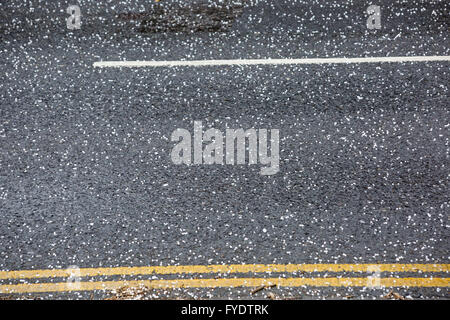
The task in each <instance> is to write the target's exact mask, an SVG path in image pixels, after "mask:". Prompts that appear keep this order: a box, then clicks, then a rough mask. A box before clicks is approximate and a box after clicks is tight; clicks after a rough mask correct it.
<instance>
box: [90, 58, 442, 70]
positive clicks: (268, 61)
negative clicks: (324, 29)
mask: <svg viewBox="0 0 450 320" xmlns="http://www.w3.org/2000/svg"><path fill="white" fill-rule="evenodd" d="M431 61H450V56H413V57H365V58H311V59H235V60H191V61H184V60H176V61H98V62H94V65H93V66H94V67H132V68H137V67H176V66H184V67H187V66H189V67H200V66H233V65H283V64H333V63H380V62H431Z"/></svg>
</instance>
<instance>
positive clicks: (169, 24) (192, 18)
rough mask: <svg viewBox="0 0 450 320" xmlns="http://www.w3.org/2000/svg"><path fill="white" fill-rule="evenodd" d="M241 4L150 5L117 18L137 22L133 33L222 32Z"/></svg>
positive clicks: (238, 13) (237, 12) (232, 20)
mask: <svg viewBox="0 0 450 320" xmlns="http://www.w3.org/2000/svg"><path fill="white" fill-rule="evenodd" d="M242 10H243V6H242V5H233V6H226V5H223V6H208V5H198V6H189V7H181V6H175V7H174V6H170V7H167V6H163V5H158V6H154V7H153V8H152V9H151V10H150V11H147V12H128V13H121V14H119V15H118V18H119V20H121V21H133V20H134V21H138V22H139V26H138V28H137V30H138V31H139V32H143V33H156V32H201V31H203V32H204V31H206V32H224V31H229V30H230V29H231V26H232V25H233V22H234V21H235V20H236V18H237V17H238V16H240V15H241V14H242Z"/></svg>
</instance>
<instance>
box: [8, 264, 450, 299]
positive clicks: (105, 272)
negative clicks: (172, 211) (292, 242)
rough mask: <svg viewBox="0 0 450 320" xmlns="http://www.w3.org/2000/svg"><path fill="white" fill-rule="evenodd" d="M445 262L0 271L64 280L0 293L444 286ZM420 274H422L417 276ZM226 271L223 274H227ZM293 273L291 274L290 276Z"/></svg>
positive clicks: (15, 276) (12, 277)
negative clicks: (110, 278)
mask: <svg viewBox="0 0 450 320" xmlns="http://www.w3.org/2000/svg"><path fill="white" fill-rule="evenodd" d="M449 271H450V264H247V265H237V264H233V265H186V266H153V267H115V268H81V269H48V270H16V271H0V280H3V281H8V280H18V279H20V280H22V281H24V280H25V279H45V278H47V279H49V278H67V279H68V280H66V281H64V282H53V283H51V282H38V283H19V284H1V285H0V293H30V292H64V291H92V290H113V289H118V288H121V287H124V286H140V285H145V286H147V287H148V288H165V289H167V288H216V287H255V286H262V285H278V286H283V287H299V286H313V287H365V286H374V285H376V286H381V287H449V286H450V278H448V277H440V278H436V277H433V276H432V275H430V274H432V273H448V272H449ZM312 272H333V273H344V272H352V273H364V276H361V277H354V278H348V277H339V276H337V277H305V276H304V275H305V273H312ZM246 273H247V274H248V273H250V274H270V273H280V274H282V275H281V276H279V277H276V278H275V277H270V278H264V277H251V278H243V277H233V278H231V277H229V275H231V274H246ZM381 273H415V274H419V275H420V276H421V277H405V278H401V277H389V278H382V277H381V276H380V275H381ZM169 274H171V275H182V274H192V275H196V274H197V275H198V274H207V275H211V276H213V275H215V277H208V278H200V279H199V278H190V279H185V278H183V279H173V280H168V279H159V280H118V281H81V279H82V278H87V277H97V276H138V275H141V276H142V275H144V276H145V275H169ZM424 275H425V276H426V277H423V276H424ZM227 276H228V277H227ZM294 276H295V277H294Z"/></svg>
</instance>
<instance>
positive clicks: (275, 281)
mask: <svg viewBox="0 0 450 320" xmlns="http://www.w3.org/2000/svg"><path fill="white" fill-rule="evenodd" d="M377 280H379V285H380V286H381V287H449V286H450V278H380V279H377ZM141 285H144V286H147V287H148V288H154V289H168V288H217V287H257V286H262V285H278V286H281V287H300V286H312V287H365V286H369V285H368V279H367V278H266V279H264V278H234V279H176V280H135V281H96V282H79V283H70V284H68V283H65V282H58V283H34V284H23V283H21V284H11V285H9V284H8V285H0V293H32V292H64V291H92V290H114V289H119V288H122V287H124V286H130V287H138V286H141Z"/></svg>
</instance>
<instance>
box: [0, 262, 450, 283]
mask: <svg viewBox="0 0 450 320" xmlns="http://www.w3.org/2000/svg"><path fill="white" fill-rule="evenodd" d="M374 269H377V270H379V271H380V272H450V264H267V265H266V264H246V265H245V264H242V265H241V264H231V265H186V266H153V267H114V268H80V270H79V273H77V276H79V277H94V276H112V275H149V274H193V273H269V272H280V273H283V272H285V273H293V272H327V271H328V272H373V271H374ZM72 272H73V271H71V270H70V269H48V270H15V271H0V279H31V278H56V277H68V276H70V275H71V273H72Z"/></svg>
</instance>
